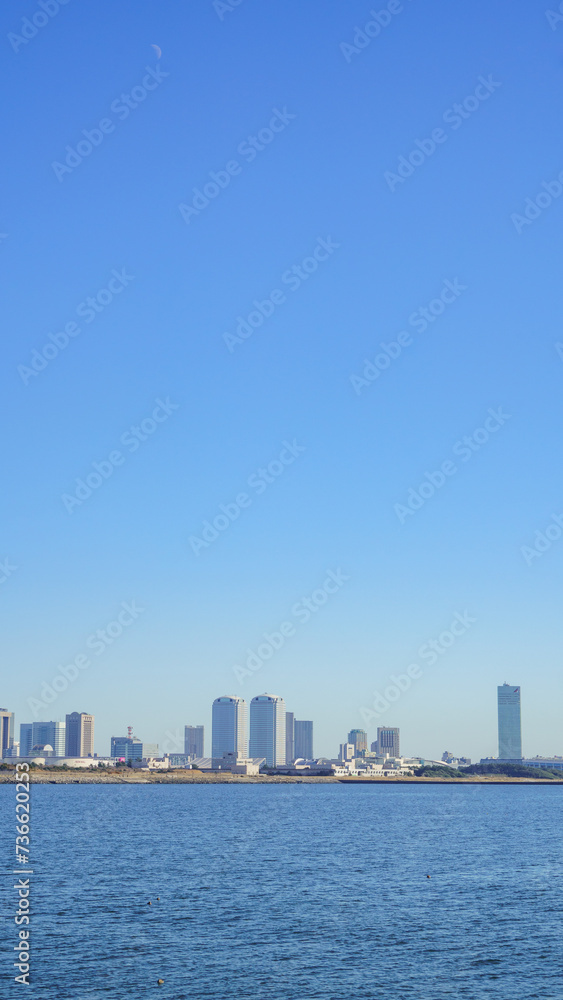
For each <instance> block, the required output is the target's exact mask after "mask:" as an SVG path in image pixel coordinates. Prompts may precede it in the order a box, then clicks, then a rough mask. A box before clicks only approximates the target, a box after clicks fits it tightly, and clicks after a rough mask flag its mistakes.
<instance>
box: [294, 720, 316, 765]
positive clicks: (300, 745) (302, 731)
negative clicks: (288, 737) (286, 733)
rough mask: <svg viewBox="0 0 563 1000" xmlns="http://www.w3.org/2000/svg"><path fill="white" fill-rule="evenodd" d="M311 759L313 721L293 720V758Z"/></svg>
mask: <svg viewBox="0 0 563 1000" xmlns="http://www.w3.org/2000/svg"><path fill="white" fill-rule="evenodd" d="M298 757H303V758H304V759H305V760H312V759H313V723H312V722H309V721H307V720H303V719H296V720H295V759H296V760H297V758H298Z"/></svg>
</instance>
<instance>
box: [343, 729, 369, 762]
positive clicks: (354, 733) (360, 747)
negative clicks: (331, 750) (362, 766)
mask: <svg viewBox="0 0 563 1000" xmlns="http://www.w3.org/2000/svg"><path fill="white" fill-rule="evenodd" d="M348 743H353V744H354V746H355V748H356V756H357V757H361V756H362V754H364V753H365V752H366V750H367V748H368V734H367V733H366V731H365V729H351V730H350V732H349V733H348Z"/></svg>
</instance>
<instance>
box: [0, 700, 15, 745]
mask: <svg viewBox="0 0 563 1000" xmlns="http://www.w3.org/2000/svg"><path fill="white" fill-rule="evenodd" d="M13 745H14V713H13V712H9V711H8V709H7V708H0V757H3V756H4V750H11V749H12V747H13Z"/></svg>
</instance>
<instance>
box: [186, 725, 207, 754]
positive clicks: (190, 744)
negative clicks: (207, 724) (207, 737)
mask: <svg viewBox="0 0 563 1000" xmlns="http://www.w3.org/2000/svg"><path fill="white" fill-rule="evenodd" d="M203 742H204V730H203V726H184V753H185V754H187V756H188V757H203Z"/></svg>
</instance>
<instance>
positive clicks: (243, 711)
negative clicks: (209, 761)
mask: <svg viewBox="0 0 563 1000" xmlns="http://www.w3.org/2000/svg"><path fill="white" fill-rule="evenodd" d="M224 753H240V754H242V756H243V757H248V705H247V704H246V702H245V701H244V700H243V699H242V698H238V697H237V696H236V695H230V696H224V697H222V698H216V699H215V701H214V702H213V708H212V711H211V756H212V758H213V759H218V758H220V757H222V756H223V754H224ZM196 756H199V757H203V753H201V754H198V755H196Z"/></svg>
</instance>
